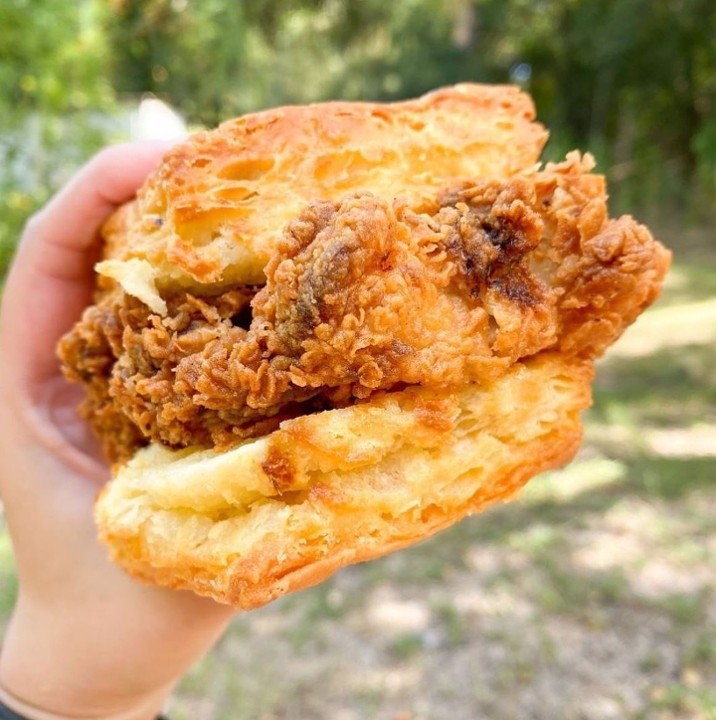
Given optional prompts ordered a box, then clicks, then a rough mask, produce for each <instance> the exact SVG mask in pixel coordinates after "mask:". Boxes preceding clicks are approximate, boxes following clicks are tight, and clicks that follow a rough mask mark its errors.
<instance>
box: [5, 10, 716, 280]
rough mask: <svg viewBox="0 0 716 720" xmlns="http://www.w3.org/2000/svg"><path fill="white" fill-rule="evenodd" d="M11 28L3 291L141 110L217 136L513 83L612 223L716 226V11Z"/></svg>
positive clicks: (58, 22)
mask: <svg viewBox="0 0 716 720" xmlns="http://www.w3.org/2000/svg"><path fill="white" fill-rule="evenodd" d="M0 28H2V43H0V198H1V199H0V275H1V274H2V272H3V271H4V269H5V268H6V266H7V263H8V260H9V257H10V254H11V252H12V249H13V247H14V244H15V242H16V238H17V236H18V234H19V232H20V228H21V225H22V223H23V222H24V220H25V219H26V217H27V215H28V214H29V213H30V212H32V211H33V210H34V209H35V208H36V207H37V206H38V205H39V204H41V203H42V202H43V201H44V200H45V199H46V198H47V197H48V195H49V194H50V193H51V192H52V191H53V190H54V189H55V188H56V187H57V186H58V185H59V184H61V183H62V182H63V181H64V180H65V179H66V177H67V175H68V174H69V172H71V170H72V169H73V168H74V167H76V166H77V164H79V163H80V162H81V161H82V160H83V159H85V158H86V157H87V156H88V155H89V154H91V153H92V152H93V151H94V150H96V149H97V148H98V147H99V146H100V145H102V144H104V143H106V142H108V141H112V140H115V139H119V138H121V137H122V136H123V135H126V131H125V130H123V127H124V126H125V125H126V124H127V123H126V118H127V116H128V113H129V108H130V106H131V104H132V103H135V102H136V100H137V99H138V98H139V97H141V96H142V95H143V94H145V93H151V94H153V95H156V96H158V97H160V98H162V99H164V100H166V101H167V102H169V103H170V104H171V105H173V106H174V107H176V108H178V109H179V110H180V111H181V112H182V113H183V114H184V115H185V116H186V117H187V119H188V120H189V121H190V122H191V123H193V124H204V125H213V124H216V123H217V122H218V121H220V120H222V119H225V118H227V117H230V116H234V115H237V114H240V113H243V112H247V111H252V110H257V109H260V108H264V107H268V106H272V105H278V104H282V103H299V102H309V101H316V100H322V99H327V98H346V99H381V100H389V99H398V98H403V97H408V96H414V95H417V94H419V93H422V92H424V91H426V90H429V89H431V88H434V87H436V86H439V85H445V84H449V83H453V82H458V81H484V82H517V83H519V84H521V85H523V86H524V87H525V88H526V89H527V90H529V91H530V92H531V93H532V94H533V96H534V98H535V100H536V103H537V106H538V111H539V115H540V118H541V119H542V120H543V121H544V122H545V123H546V124H547V125H548V126H549V127H550V129H551V132H552V140H551V143H550V146H549V148H548V153H547V154H548V156H549V157H558V156H561V155H563V154H564V152H565V151H566V150H569V149H571V148H572V147H580V148H583V149H589V150H591V151H592V152H593V153H595V155H596V156H597V158H598V160H599V161H600V167H601V168H602V170H604V171H606V172H607V173H608V176H609V181H610V188H611V193H612V198H613V203H614V206H615V210H618V211H621V210H624V209H625V208H629V209H630V210H631V211H640V212H642V213H645V212H646V213H648V214H650V215H651V216H652V218H651V219H653V220H656V221H657V222H663V223H665V222H682V221H683V220H684V218H686V219H687V220H703V219H705V218H709V219H710V218H712V217H713V209H712V207H711V199H712V198H713V197H714V194H715V193H716V119H714V118H716V42H715V41H714V38H716V3H714V2H713V0H403V1H402V2H399V3H398V2H396V3H391V2H386V1H385V0H362V1H361V2H349V0H251V2H249V0H232V1H231V2H229V1H228V0H202V1H201V2H199V0H111V1H108V0H77V1H76V2H73V3H58V2H55V0H4V1H3V2H2V3H0ZM123 122H124V124H123ZM654 215H655V216H656V217H653V216H654Z"/></svg>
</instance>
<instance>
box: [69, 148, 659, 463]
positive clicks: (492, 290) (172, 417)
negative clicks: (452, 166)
mask: <svg viewBox="0 0 716 720" xmlns="http://www.w3.org/2000/svg"><path fill="white" fill-rule="evenodd" d="M589 169H591V167H590V165H589V162H588V161H587V160H584V161H583V160H580V158H579V157H578V156H577V155H573V156H571V157H570V158H569V159H568V160H567V161H566V162H565V163H562V164H560V165H548V166H547V168H546V169H545V170H544V171H543V172H535V173H534V174H532V175H525V176H521V177H516V178H514V179H512V180H510V181H494V180H485V181H477V182H472V183H464V184H463V185H461V186H459V187H455V188H451V189H449V190H446V191H445V192H443V193H441V194H440V195H439V196H438V198H437V199H436V200H435V203H434V206H433V207H432V208H429V209H428V212H424V211H423V212H419V213H418V212H416V211H414V210H413V209H412V208H411V207H410V205H409V204H408V203H407V202H405V201H401V200H400V199H397V200H396V201H394V202H393V203H392V204H391V203H388V202H386V201H385V200H383V199H380V198H377V197H375V196H373V195H371V194H370V193H358V194H354V195H351V196H348V197H346V198H345V199H343V200H342V201H341V202H323V203H315V204H313V205H311V206H309V207H308V208H306V209H305V210H304V212H303V213H302V214H301V215H300V217H299V218H298V219H296V220H295V221H293V222H292V223H290V224H289V226H288V228H287V230H286V232H285V235H284V238H283V240H282V241H281V242H280V243H278V245H277V248H276V250H275V252H274V254H273V255H272V257H271V260H270V261H269V263H268V265H267V267H266V276H267V283H266V285H265V286H264V287H263V288H262V289H261V290H260V291H259V292H258V293H257V294H256V296H255V297H254V298H253V300H252V302H251V307H252V311H253V317H252V319H251V323H250V326H249V327H248V329H244V328H241V327H235V325H234V323H232V321H231V318H232V317H237V315H238V314H240V312H241V310H242V308H244V306H245V304H246V302H247V297H248V296H247V295H246V291H244V295H241V290H236V291H234V293H238V294H239V295H238V296H237V297H239V296H240V298H241V301H240V302H239V301H237V300H236V299H234V300H233V301H232V300H229V299H228V298H229V296H231V293H226V294H224V295H221V296H219V297H218V298H214V299H212V298H203V299H199V298H194V297H192V296H191V295H188V294H186V295H180V296H177V297H175V298H168V299H167V300H168V305H169V309H170V311H169V316H168V317H167V318H165V319H164V320H162V319H161V318H160V317H159V316H158V315H155V314H152V313H151V311H149V310H148V308H145V307H144V306H142V305H141V303H139V302H138V301H135V300H129V301H127V300H126V299H125V300H124V301H120V302H119V303H117V302H116V301H115V302H114V304H113V305H111V307H109V308H108V309H106V310H105V311H104V312H108V313H109V315H110V316H111V318H109V317H108V318H105V319H104V320H103V321H102V322H100V323H99V326H101V327H105V326H106V327H108V328H110V329H112V330H111V333H112V337H111V338H110V339H109V340H108V341H107V342H105V343H104V345H103V344H102V342H99V343H98V342H95V343H94V346H96V347H101V348H104V349H105V353H106V349H107V348H111V351H112V354H113V357H114V361H113V362H112V361H111V360H103V361H101V362H100V363H99V364H98V362H97V358H96V355H97V350H95V349H92V350H91V351H90V350H89V349H88V347H89V346H88V345H87V342H86V338H85V339H83V335H86V334H87V332H86V330H85V331H83V330H82V329H81V328H82V326H83V325H84V326H85V327H86V326H87V324H88V323H91V322H93V320H92V314H93V313H96V312H102V311H101V310H100V311H97V310H90V311H89V313H88V315H87V316H86V317H85V320H83V321H82V323H81V324H80V329H79V330H77V329H76V330H75V331H74V332H73V333H72V334H71V335H70V336H68V338H66V340H65V341H64V342H63V344H62V346H61V354H62V356H63V359H64V361H65V362H66V364H67V365H68V366H69V368H70V370H69V375H70V377H72V378H74V379H78V378H79V379H82V380H84V381H85V382H87V381H88V380H89V383H90V386H91V387H92V386H93V383H94V385H95V390H94V391H93V393H92V396H91V397H90V400H89V401H88V404H87V406H86V408H85V413H86V414H87V416H88V417H89V418H90V420H92V419H93V414H94V412H95V410H96V408H101V409H102V412H103V413H104V414H105V415H106V414H107V413H110V412H115V410H112V411H110V410H108V409H107V407H108V403H109V405H111V406H112V407H114V408H119V410H120V411H121V413H123V414H124V415H125V416H126V417H128V418H130V420H131V421H132V423H133V424H134V425H135V426H136V427H138V428H139V430H140V431H141V433H142V435H143V436H144V437H146V438H149V439H151V440H155V441H160V442H163V443H165V444H167V445H170V446H173V447H183V446H191V445H216V446H219V447H224V446H226V445H227V444H230V443H231V442H232V441H235V440H236V439H237V438H241V437H246V436H250V435H257V434H262V433H263V432H266V431H267V430H268V429H273V427H275V426H276V424H277V423H278V422H279V420H280V419H283V418H284V417H289V416H291V415H292V414H306V413H307V412H312V411H315V410H317V409H323V408H332V407H341V406H345V405H348V404H351V403H354V402H357V401H361V400H364V399H366V398H369V397H371V395H373V394H374V393H376V392H379V391H389V390H391V389H396V388H400V387H404V386H405V385H413V384H420V385H424V386H432V387H442V388H445V387H448V388H449V387H458V386H461V385H464V384H465V383H485V384H487V383H490V382H493V381H494V380H495V379H497V378H498V377H500V376H501V375H502V374H504V373H505V372H506V371H507V370H508V368H509V367H510V366H511V365H512V364H514V363H515V362H516V361H518V360H519V359H521V358H526V357H530V356H532V355H535V354H537V353H539V352H541V351H544V350H555V349H557V350H559V351H561V352H562V353H564V354H566V355H570V356H575V357H576V356H578V357H580V358H592V357H595V356H597V355H599V354H601V353H602V352H603V351H604V350H605V348H606V347H607V346H608V345H609V344H611V343H612V342H614V340H616V339H617V337H618V336H619V335H620V334H621V333H622V331H623V330H624V328H625V327H626V326H627V325H628V324H630V323H631V322H632V321H633V320H634V319H635V318H636V317H637V315H638V314H639V313H640V312H641V311H642V310H643V309H644V308H645V307H646V306H647V305H648V304H650V303H651V302H652V301H653V300H654V299H655V298H656V297H657V295H658V292H659V287H660V281H661V279H662V278H663V276H664V274H665V272H666V269H667V267H668V263H669V254H668V252H667V251H666V250H664V249H663V247H662V246H661V245H659V244H658V243H656V242H655V241H654V240H653V239H652V237H651V235H650V234H649V232H648V230H646V228H644V227H643V226H641V225H638V224H637V223H635V222H634V221H633V220H632V219H631V218H629V217H623V218H620V219H619V220H609V219H608V218H607V211H606V198H605V194H604V186H603V181H602V179H601V178H600V177H599V176H593V175H589V174H588V170H589ZM242 303H243V304H242ZM222 308H223V309H222ZM117 325H120V326H122V327H123V328H124V330H123V334H122V342H121V344H118V343H117V342H116V339H112V338H115V336H116V331H115V330H114V328H115V327H116V326H117ZM90 335H91V333H90ZM83 343H84V344H83ZM100 354H101V352H100ZM95 366H98V367H101V370H100V376H101V378H103V379H102V380H101V382H97V381H95V380H94V379H93V378H94V375H95V371H94V370H93V368H94V367H95ZM110 367H111V372H110V371H109V370H108V369H109V368H110ZM108 372H109V374H110V377H108V376H107V374H108ZM108 395H109V398H110V399H109V400H108V398H107V396H108ZM95 426H96V428H97V429H98V430H99V431H100V432H102V433H103V434H104V431H103V427H104V426H103V425H100V424H99V423H95ZM110 443H111V445H112V447H111V452H112V453H113V454H114V456H115V457H128V456H129V455H131V452H132V451H133V449H134V447H132V446H128V448H127V451H126V452H124V451H123V450H122V448H118V447H117V443H116V441H114V440H111V441H110Z"/></svg>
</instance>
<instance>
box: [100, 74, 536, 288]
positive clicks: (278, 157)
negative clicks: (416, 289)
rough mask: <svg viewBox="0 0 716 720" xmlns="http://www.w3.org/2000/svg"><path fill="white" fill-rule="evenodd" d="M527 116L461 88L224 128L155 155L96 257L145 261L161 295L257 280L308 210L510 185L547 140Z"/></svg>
mask: <svg viewBox="0 0 716 720" xmlns="http://www.w3.org/2000/svg"><path fill="white" fill-rule="evenodd" d="M533 120H534V106H533V104H532V100H531V99H530V98H529V96H527V95H525V94H524V93H522V92H520V91H519V90H518V89H517V88H515V87H510V86H489V85H473V84H463V85H456V86H454V87H450V88H444V89H442V90H437V91H435V92H432V93H429V94H428V95H425V96H423V97H421V98H418V99H417V100H409V101H406V102H400V103H394V104H374V103H348V102H330V103H322V104H317V105H308V106H304V107H283V108H277V109H274V110H268V111H266V112H261V113H257V114H253V115H248V116H246V117H242V118H238V119H236V120H230V121H228V122H226V123H224V124H223V125H221V126H220V127H219V128H218V129H217V130H213V131H211V132H204V133H198V134H196V135H194V136H193V137H191V138H190V139H189V140H188V141H187V142H184V143H182V144H181V145H180V146H178V147H177V148H175V149H173V150H172V151H171V152H170V153H169V154H168V155H167V156H166V157H165V159H164V162H163V163H162V165H161V166H160V168H159V169H158V171H157V172H156V173H154V175H152V176H151V177H150V178H149V180H148V181H147V183H146V184H145V186H144V187H143V188H142V190H141V191H140V193H139V197H138V199H137V200H136V201H135V202H133V203H129V204H128V205H126V206H124V207H123V208H121V209H120V210H119V211H118V212H117V213H116V214H115V215H114V216H113V217H112V218H111V219H110V221H109V222H108V223H107V224H106V226H105V230H104V235H105V239H106V257H108V258H114V259H119V260H127V259H129V258H135V259H136V258H141V259H146V260H148V261H149V262H150V264H151V265H152V267H153V268H154V269H155V271H156V273H157V280H158V283H159V285H160V286H161V287H172V286H175V285H176V284H180V285H182V286H189V287H191V286H192V285H194V284H195V283H196V282H199V283H204V284H206V283H218V284H228V283H236V282H242V283H256V282H261V281H262V278H263V267H264V265H265V264H266V261H267V260H268V257H269V255H270V253H271V250H272V248H273V247H274V245H275V243H276V242H277V241H278V240H279V239H280V236H281V231H282V229H283V227H284V226H285V225H286V223H287V222H288V221H289V220H292V219H293V218H294V217H296V215H297V214H298V212H299V211H300V210H301V208H302V207H303V206H304V205H306V204H307V203H308V202H311V201H313V200H316V199H320V200H335V199H338V198H340V197H343V196H344V195H346V194H348V193H351V192H355V191H357V190H364V189H369V190H370V191H371V192H373V193H374V194H376V195H378V196H379V197H383V198H386V199H387V200H389V201H392V200H393V199H394V198H395V197H396V196H406V197H407V198H408V199H409V200H410V201H411V202H412V203H413V204H418V203H419V200H420V198H423V197H432V196H434V195H435V193H436V192H437V190H439V189H440V188H441V187H442V186H443V185H445V184H446V183H447V182H448V181H449V180H452V179H454V178H470V177H494V178H503V179H504V178H507V177H510V176H512V175H514V174H515V173H517V172H520V171H523V170H525V169H527V168H529V167H531V166H533V165H534V164H535V163H536V162H537V161H538V159H539V155H540V153H541V151H542V147H543V145H544V143H545V141H546V138H547V133H546V132H545V130H544V128H543V127H542V126H541V125H539V124H537V123H534V122H533ZM428 149H429V151H428Z"/></svg>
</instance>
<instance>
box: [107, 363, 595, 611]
mask: <svg viewBox="0 0 716 720" xmlns="http://www.w3.org/2000/svg"><path fill="white" fill-rule="evenodd" d="M591 377H592V369H591V364H590V363H588V362H587V363H572V364H568V363H565V362H564V360H563V359H562V358H561V357H560V356H559V355H545V356H542V357H540V358H537V359H534V360H532V361H530V362H529V363H526V364H524V365H523V364H517V365H515V366H513V368H512V369H511V370H510V372H509V373H508V374H507V375H506V376H505V377H503V378H502V379H501V380H499V381H497V382H496V383H494V384H493V385H491V386H490V387H489V388H487V389H478V388H477V387H475V386H470V387H467V388H464V389H462V390H459V391H456V392H452V393H446V392H444V391H430V390H427V389H425V388H411V389H408V390H405V391H402V392H399V393H388V394H386V395H384V396H382V397H381V398H380V399H376V400H375V401H373V402H371V403H369V404H364V405H359V406H354V407H351V408H344V409H341V410H331V411H328V412H326V413H321V414H316V415H310V416H305V417H302V418H297V419H294V420H290V421H287V422H285V423H284V424H283V425H282V427H281V429H280V430H278V431H276V432H274V433H272V434H271V435H269V436H267V437H264V438H261V439H259V440H252V441H250V442H249V443H247V444H245V445H242V446H241V447H239V448H237V449H235V450H233V451H230V452H228V453H215V452H213V451H191V450H184V451H168V450H166V449H162V448H160V447H159V446H152V447H150V448H148V449H147V450H144V451H141V452H140V453H139V454H138V455H137V456H136V457H135V458H134V460H133V461H132V462H130V463H129V464H128V465H127V466H126V467H125V468H123V469H122V470H120V471H119V473H118V475H117V477H116V479H115V480H114V481H113V483H112V484H111V485H109V486H108V487H107V488H106V489H105V491H104V492H103V494H102V496H101V498H100V500H99V502H98V505H97V519H98V523H99V526H100V531H101V535H102V539H103V540H104V541H105V542H106V543H108V544H109V546H110V548H111V551H112V554H113V557H114V559H115V560H116V561H117V562H119V563H120V564H121V565H122V566H123V567H124V568H125V569H126V570H127V571H128V572H130V573H131V574H132V575H134V576H135V577H137V578H139V579H143V580H148V581H152V582H158V583H161V584H162V585H168V586H170V587H174V588H185V589H191V590H193V591H195V592H198V593H200V594H203V595H209V596H211V597H213V598H214V599H216V600H218V601H220V602H225V603H230V604H233V605H235V606H237V607H241V608H244V609H249V608H254V607H258V606H259V605H262V604H264V603H266V602H269V601H270V600H273V599H275V598H276V597H279V596H280V595H283V594H285V593H287V592H292V591H294V590H298V589H301V588H304V587H307V586H309V585H313V584H315V583H318V582H320V581H321V580H323V579H325V578H326V577H328V576H329V575H330V574H331V573H332V572H334V571H335V570H336V569H338V568H340V567H343V566H345V565H348V564H351V563H355V562H362V561H364V560H369V559H372V558H375V557H379V556H381V555H384V554H386V553H388V552H392V551H393V550H397V549H399V548H401V547H405V546H406V545H409V544H412V543H414V542H417V541H418V540H420V539H423V538H425V537H428V536H429V535H431V534H433V533H435V532H437V531H438V530H440V529H442V528H444V527H447V526H448V525H451V524H453V523H455V522H457V521H458V520H460V519H461V518H463V517H464V516H465V515H468V514H471V513H475V512H479V511H480V510H482V509H483V508H484V507H486V506H487V505H490V504H492V503H494V502H498V501H501V500H506V499H508V498H509V497H510V496H512V495H513V494H514V493H515V492H516V491H517V490H518V489H519V488H520V487H521V486H522V485H523V484H524V483H525V482H526V481H527V480H528V479H529V478H530V477H532V476H534V475H535V474H537V473H538V472H541V471H543V470H546V469H548V468H552V467H555V466H557V465H561V464H563V463H565V462H567V461H568V460H569V459H570V458H571V457H572V455H573V454H574V452H575V451H576V449H577V447H578V445H579V441H580V437H581V426H580V421H579V414H580V412H581V411H582V410H583V409H584V408H585V407H586V406H587V405H588V404H589V401H590V390H589V388H590V381H591ZM239 479H240V482H239V481H238V480H239Z"/></svg>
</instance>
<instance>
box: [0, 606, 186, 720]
mask: <svg viewBox="0 0 716 720" xmlns="http://www.w3.org/2000/svg"><path fill="white" fill-rule="evenodd" d="M27 605H28V603H23V602H22V601H20V602H18V606H17V607H16V609H15V612H14V614H13V617H12V619H11V621H10V625H9V627H8V629H7V632H6V636H5V641H4V644H3V648H2V652H1V653H0V693H1V696H2V699H3V701H4V702H5V704H6V705H7V706H8V707H9V708H10V709H11V710H13V711H14V712H16V713H18V714H20V715H22V716H24V717H26V718H28V720H153V719H154V718H156V717H157V716H158V715H160V714H161V711H162V709H163V707H164V705H165V703H166V700H167V698H168V697H169V694H170V693H171V690H172V688H173V685H174V682H171V683H169V684H163V685H159V686H156V685H154V684H153V683H150V682H147V679H146V676H145V677H141V674H139V673H138V674H136V675H133V674H132V672H131V668H129V670H130V672H127V673H124V674H123V673H121V672H117V668H113V667H112V663H111V662H108V658H107V656H106V655H104V653H103V652H102V648H103V646H106V645H105V643H96V642H94V640H95V638H89V639H87V638H83V637H82V636H81V635H80V634H79V633H77V632H76V627H74V626H75V623H73V622H72V621H71V619H69V618H66V617H62V616H61V613H60V612H57V613H55V614H54V616H52V617H48V616H47V614H46V613H45V612H44V611H43V612H36V611H33V609H32V608H31V607H28V606H27ZM116 642H117V644H121V642H122V639H121V638H117V639H116Z"/></svg>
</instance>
